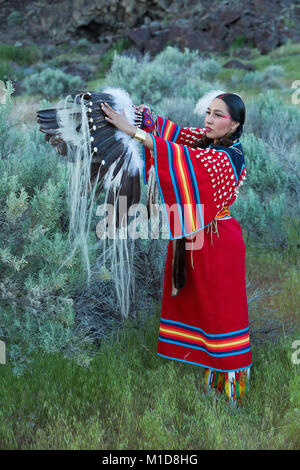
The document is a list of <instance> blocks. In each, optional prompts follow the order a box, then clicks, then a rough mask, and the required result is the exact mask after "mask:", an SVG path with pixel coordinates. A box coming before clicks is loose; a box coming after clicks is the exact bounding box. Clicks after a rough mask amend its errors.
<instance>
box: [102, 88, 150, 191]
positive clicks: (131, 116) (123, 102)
mask: <svg viewBox="0 0 300 470" xmlns="http://www.w3.org/2000/svg"><path fill="white" fill-rule="evenodd" d="M102 93H108V94H110V95H112V97H113V100H114V109H115V110H116V111H117V112H118V113H122V111H123V110H124V111H125V114H126V117H127V119H128V121H129V122H130V124H132V125H134V123H135V112H134V109H133V102H132V100H131V98H130V96H129V94H128V93H127V92H126V91H125V90H123V89H121V88H110V87H107V88H105V89H104V90H103V91H102ZM115 137H116V139H117V140H121V141H122V143H123V145H124V147H125V148H127V149H128V150H127V154H128V155H130V154H132V159H131V162H130V165H129V168H128V171H129V173H130V174H131V175H134V174H136V173H137V171H139V173H141V172H142V170H143V161H142V159H141V152H140V148H141V146H140V144H139V142H137V141H136V140H135V139H133V138H132V137H131V136H129V135H128V134H126V133H125V132H123V131H119V130H118V131H116V133H115ZM105 182H106V184H107V185H109V175H107V178H105Z"/></svg>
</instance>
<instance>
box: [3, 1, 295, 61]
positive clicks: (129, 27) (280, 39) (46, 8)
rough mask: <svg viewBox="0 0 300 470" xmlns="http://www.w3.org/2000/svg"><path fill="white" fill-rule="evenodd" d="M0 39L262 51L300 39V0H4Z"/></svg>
mask: <svg viewBox="0 0 300 470" xmlns="http://www.w3.org/2000/svg"><path fill="white" fill-rule="evenodd" d="M0 24H1V28H0V41H1V42H11V43H13V42H15V41H21V42H23V43H27V42H38V43H39V44H49V43H52V44H61V43H64V42H68V41H70V40H71V39H72V38H73V39H74V38H78V37H87V38H88V39H89V40H90V41H95V42H98V41H99V40H106V41H108V42H109V41H111V42H113V41H115V40H117V39H120V38H125V37H127V38H129V39H130V41H131V42H132V43H133V45H134V46H135V47H136V48H137V49H138V50H140V51H141V52H145V51H150V52H153V53H155V52H159V51H160V50H162V49H163V48H164V47H165V46H166V45H167V44H173V45H176V46H178V47H180V48H181V49H182V48H184V47H189V48H190V49H201V50H203V51H208V52H210V51H212V52H214V51H215V52H221V51H223V50H227V49H228V48H229V47H230V46H231V45H232V43H234V42H236V41H239V43H241V46H245V47H247V46H248V47H249V46H254V47H257V48H258V49H259V50H260V51H261V52H262V53H267V52H269V51H270V50H272V49H274V48H276V47H277V46H280V45H281V44H284V43H285V42H286V41H287V39H292V40H294V41H299V40H300V28H299V24H300V2H299V1H296V2H290V1H289V0H240V1H237V0H231V1H222V2H220V1H216V0H210V1H208V0H203V1H197V0H174V1H172V0H171V1H170V0H136V1H133V0H109V1H107V0H52V1H51V2H49V1H46V0H39V1H38V2H35V1H28V0H23V1H22V2H19V1H17V0H0Z"/></svg>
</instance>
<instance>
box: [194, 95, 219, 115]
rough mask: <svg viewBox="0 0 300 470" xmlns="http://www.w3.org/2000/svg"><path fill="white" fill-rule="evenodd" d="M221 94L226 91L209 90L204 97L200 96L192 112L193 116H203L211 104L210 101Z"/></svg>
mask: <svg viewBox="0 0 300 470" xmlns="http://www.w3.org/2000/svg"><path fill="white" fill-rule="evenodd" d="M221 93H226V91H223V90H210V91H209V92H208V93H206V94H205V95H204V96H202V97H201V98H200V99H199V100H198V102H197V104H196V107H195V109H194V111H193V114H198V115H199V116H203V115H204V114H205V112H206V110H207V107H208V106H209V105H210V103H211V102H212V100H213V99H215V97H216V96H218V95H220V94H221Z"/></svg>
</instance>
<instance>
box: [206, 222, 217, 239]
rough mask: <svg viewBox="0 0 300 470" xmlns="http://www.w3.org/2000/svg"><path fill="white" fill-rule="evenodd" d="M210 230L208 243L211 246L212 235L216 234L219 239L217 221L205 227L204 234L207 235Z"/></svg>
mask: <svg viewBox="0 0 300 470" xmlns="http://www.w3.org/2000/svg"><path fill="white" fill-rule="evenodd" d="M209 230H210V243H211V244H213V233H216V234H217V237H218V238H219V232H218V221H217V219H214V220H213V221H212V222H211V223H210V224H209V225H208V227H207V231H206V233H209Z"/></svg>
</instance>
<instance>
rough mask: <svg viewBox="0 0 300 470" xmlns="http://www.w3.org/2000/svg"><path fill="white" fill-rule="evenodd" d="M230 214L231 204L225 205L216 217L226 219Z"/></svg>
mask: <svg viewBox="0 0 300 470" xmlns="http://www.w3.org/2000/svg"><path fill="white" fill-rule="evenodd" d="M228 217H231V216H230V210H229V206H224V207H223V209H222V210H221V211H220V212H219V213H218V214H217V215H216V217H215V219H224V218H226V219H227V218H228Z"/></svg>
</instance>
